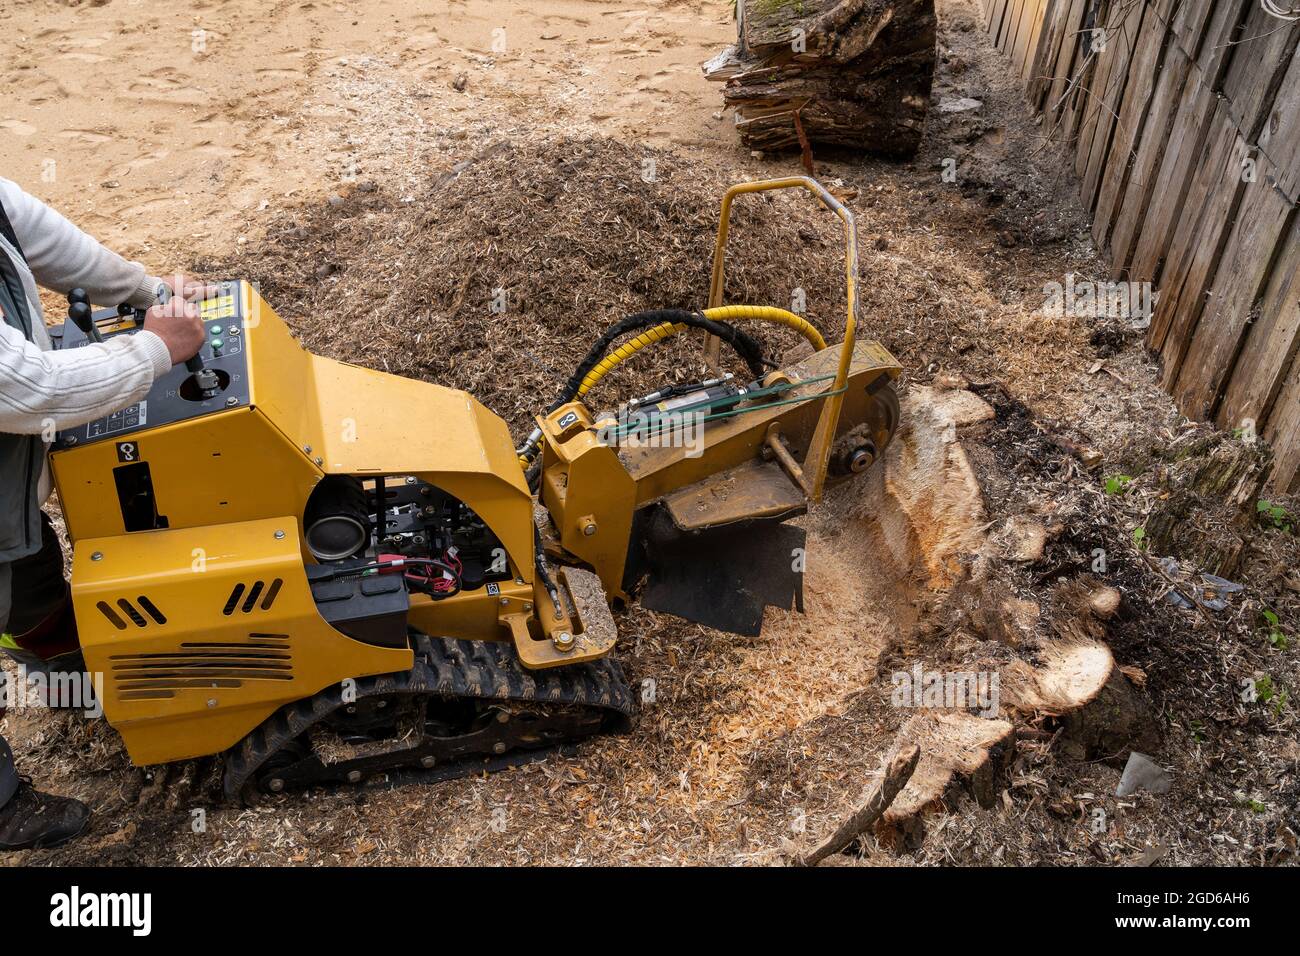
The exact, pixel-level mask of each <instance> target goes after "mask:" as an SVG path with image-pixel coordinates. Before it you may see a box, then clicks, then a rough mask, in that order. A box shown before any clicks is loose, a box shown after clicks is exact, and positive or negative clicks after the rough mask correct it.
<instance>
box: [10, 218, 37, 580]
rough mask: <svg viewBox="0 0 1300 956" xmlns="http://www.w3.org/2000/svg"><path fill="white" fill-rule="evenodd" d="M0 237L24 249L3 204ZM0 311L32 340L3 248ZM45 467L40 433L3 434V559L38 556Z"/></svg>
mask: <svg viewBox="0 0 1300 956" xmlns="http://www.w3.org/2000/svg"><path fill="white" fill-rule="evenodd" d="M0 235H3V236H4V237H5V238H6V239H8V240H9V243H10V245H12V246H13V247H14V248H15V249H16V250H18V254H19V255H20V256H21V255H22V248H21V247H20V246H19V245H18V238H17V236H15V235H14V232H13V227H12V226H11V225H10V223H9V218H8V217H7V216H6V215H5V212H4V208H3V206H0ZM0 310H2V311H3V312H4V321H5V323H6V324H7V325H9V326H11V327H12V328H15V329H17V330H18V331H20V332H22V334H23V336H24V337H25V338H26V339H27V340H28V341H29V342H30V341H33V339H32V316H31V312H30V310H29V309H28V308H27V293H26V292H24V291H23V283H22V279H21V278H20V277H19V275H18V266H17V264H15V263H14V261H13V260H12V259H11V258H10V256H9V253H7V252H6V251H5V250H4V249H3V247H0ZM44 465H45V442H44V441H42V439H41V436H40V435H10V434H7V433H5V432H0V562H9V561H15V560H17V559H18V558H25V557H27V556H28V555H29V554H34V553H35V552H36V551H37V550H38V549H39V548H40V546H41V508H40V502H39V501H37V500H36V499H37V489H38V486H39V484H40V480H41V469H42V468H43V467H44Z"/></svg>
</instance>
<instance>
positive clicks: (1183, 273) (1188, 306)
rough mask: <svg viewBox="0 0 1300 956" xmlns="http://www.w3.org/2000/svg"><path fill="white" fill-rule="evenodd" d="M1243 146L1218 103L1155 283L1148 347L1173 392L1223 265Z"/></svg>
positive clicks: (1236, 202) (1238, 188) (1237, 198)
mask: <svg viewBox="0 0 1300 956" xmlns="http://www.w3.org/2000/svg"><path fill="white" fill-rule="evenodd" d="M1245 152H1246V144H1245V142H1244V141H1243V140H1242V138H1241V134H1240V133H1238V132H1237V127H1236V125H1234V124H1233V122H1232V118H1231V117H1230V116H1229V115H1228V109H1227V106H1226V105H1225V104H1224V103H1223V102H1222V101H1219V105H1218V108H1217V109H1216V110H1215V114H1214V121H1213V125H1212V132H1211V136H1210V140H1209V143H1208V145H1207V147H1206V149H1205V150H1204V152H1203V153H1202V155H1201V161H1200V163H1199V164H1198V165H1197V168H1196V173H1195V175H1194V176H1193V177H1192V180H1191V182H1189V183H1186V184H1185V186H1184V188H1185V189H1186V190H1187V193H1188V201H1187V204H1186V206H1185V207H1184V209H1183V215H1182V217H1181V219H1180V220H1179V223H1178V226H1177V227H1176V234H1175V237H1174V243H1173V245H1171V246H1170V249H1169V259H1168V263H1167V264H1166V266H1165V269H1164V271H1163V273H1162V274H1161V275H1160V276H1159V278H1158V279H1157V282H1156V284H1157V287H1158V288H1159V290H1160V301H1159V303H1158V304H1157V306H1156V314H1155V317H1154V318H1153V319H1152V322H1151V329H1150V332H1149V335H1148V341H1149V342H1150V344H1151V346H1152V347H1153V348H1155V349H1158V350H1159V351H1160V353H1161V355H1162V357H1163V360H1164V374H1163V376H1162V381H1163V383H1164V384H1165V386H1166V387H1169V386H1171V385H1172V384H1173V383H1174V382H1175V381H1176V377H1177V375H1178V372H1179V370H1180V369H1181V367H1182V364H1183V357H1184V356H1185V355H1186V354H1187V348H1188V346H1189V345H1190V343H1191V333H1192V331H1193V330H1194V329H1195V328H1196V323H1197V322H1199V321H1200V318H1201V313H1202V312H1203V311H1204V308H1205V292H1206V289H1207V288H1208V287H1209V284H1210V282H1211V281H1212V280H1213V278H1214V274H1215V270H1216V268H1217V267H1218V264H1219V262H1220V261H1221V259H1222V255H1223V247H1224V243H1225V242H1226V241H1227V238H1228V234H1229V231H1230V228H1231V225H1232V220H1233V217H1234V216H1235V215H1236V212H1237V208H1238V205H1239V203H1240V201H1241V197H1242V193H1243V191H1244V189H1245V183H1243V182H1242V179H1241V158H1242V156H1244V154H1245Z"/></svg>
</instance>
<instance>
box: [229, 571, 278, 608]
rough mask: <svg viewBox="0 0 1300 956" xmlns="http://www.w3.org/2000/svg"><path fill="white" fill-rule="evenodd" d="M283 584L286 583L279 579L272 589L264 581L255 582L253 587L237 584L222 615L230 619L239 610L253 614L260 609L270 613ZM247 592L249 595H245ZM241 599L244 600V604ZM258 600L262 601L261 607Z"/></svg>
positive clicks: (273, 583)
mask: <svg viewBox="0 0 1300 956" xmlns="http://www.w3.org/2000/svg"><path fill="white" fill-rule="evenodd" d="M283 584H284V582H283V581H282V580H280V579H279V578H276V579H275V580H274V581H272V582H271V586H270V587H267V586H266V582H264V581H254V582H253V583H252V585H251V586H249V585H245V584H243V583H242V582H241V583H239V584H236V585H235V586H234V588H232V589H231V591H230V597H228V598H226V606H225V607H224V608H223V609H222V613H223V614H225V615H226V616H227V617H229V616H230V615H231V614H234V613H235V609H236V608H238V609H239V610H240V611H243V612H244V613H245V614H251V613H252V612H253V611H256V610H257V609H258V608H259V607H260V608H261V609H262V610H263V611H269V610H270V609H271V605H272V604H274V603H275V599H276V596H277V595H278V594H279V593H280V587H281V586H282V585H283ZM245 592H247V595H245ZM241 598H242V599H243V600H242V603H241V601H240V599H241ZM258 598H261V599H262V603H261V604H260V605H259V604H258V603H257V599H258Z"/></svg>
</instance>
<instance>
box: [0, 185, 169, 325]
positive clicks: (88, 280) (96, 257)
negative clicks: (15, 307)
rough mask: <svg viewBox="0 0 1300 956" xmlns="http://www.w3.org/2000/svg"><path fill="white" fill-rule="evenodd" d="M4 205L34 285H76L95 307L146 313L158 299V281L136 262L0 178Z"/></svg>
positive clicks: (57, 287) (58, 289)
mask: <svg viewBox="0 0 1300 956" xmlns="http://www.w3.org/2000/svg"><path fill="white" fill-rule="evenodd" d="M0 202H3V203H4V208H5V212H6V213H7V214H8V216H9V221H10V222H11V223H13V227H14V234H15V235H17V237H18V242H19V244H20V245H22V247H23V254H24V255H25V256H26V258H27V264H28V266H30V267H31V270H32V275H34V276H35V277H36V281H37V282H39V283H40V284H41V285H43V286H45V287H46V288H47V289H52V290H54V291H55V292H59V293H63V294H65V295H66V294H67V293H68V291H69V290H71V289H74V288H76V287H77V286H80V287H81V288H83V289H85V290H86V294H87V295H89V296H90V301H91V302H94V303H97V304H99V305H117V304H118V303H119V302H130V303H131V304H132V305H134V306H136V307H137V308H141V309H145V308H148V307H149V306H151V305H153V304H154V302H155V301H156V300H157V295H156V290H157V288H158V284H159V282H160V281H161V280H159V279H157V278H155V277H153V276H149V275H146V273H145V268H144V266H143V265H141V264H140V263H138V262H128V261H127V260H125V259H123V258H122V257H121V256H119V255H118V254H117V253H116V252H112V251H110V250H109V249H106V248H105V247H104V246H102V245H100V244H99V242H98V241H97V240H95V239H93V238H91V237H90V236H88V235H86V234H85V233H84V232H82V231H81V230H80V229H78V228H77V227H76V226H74V225H73V224H72V223H70V222H69V221H68V220H67V219H65V218H64V217H63V216H61V215H59V214H58V213H57V212H55V211H54V210H53V209H51V208H50V207H49V206H47V205H45V203H43V202H41V201H40V200H39V199H36V198H35V197H33V196H29V195H28V194H27V193H25V192H24V191H23V190H22V188H21V187H19V186H18V185H17V184H15V183H13V182H10V181H9V180H7V179H4V178H2V177H0Z"/></svg>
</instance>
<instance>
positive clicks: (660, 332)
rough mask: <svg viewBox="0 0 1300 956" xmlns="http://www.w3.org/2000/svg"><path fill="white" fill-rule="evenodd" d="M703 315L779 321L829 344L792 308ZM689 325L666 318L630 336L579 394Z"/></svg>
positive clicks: (727, 309) (732, 308)
mask: <svg viewBox="0 0 1300 956" xmlns="http://www.w3.org/2000/svg"><path fill="white" fill-rule="evenodd" d="M704 317H705V318H706V319H712V320H714V321H724V322H725V321H734V320H736V319H749V320H752V321H758V322H774V323H776V324H777V325H784V326H785V327H786V328H789V329H793V330H794V331H796V332H798V333H799V334H800V335H802V336H803V337H804V338H805V339H807V340H808V341H809V342H810V343H812V347H813V348H814V349H816V350H817V351H818V352H820V351H821V350H822V349H824V348H826V340H825V339H824V338H822V334H821V333H820V332H818V331H817V329H816V328H814V327H813V326H812V324H811V323H809V322H808V320H807V319H803V318H800V317H799V316H797V315H795V314H794V313H793V312H787V311H786V310H785V309H778V308H775V307H774V306H770V305H724V306H719V307H718V308H716V309H705V310H704ZM687 328H689V326H687V325H686V324H685V323H682V322H665V323H664V324H663V325H656V326H655V327H654V328H652V329H647V330H646V331H644V332H642V333H641V334H640V335H638V336H636V337H635V338H631V339H628V341H626V342H624V343H623V344H622V345H620V346H619V347H618V348H616V349H614V351H612V352H610V353H609V354H608V355H606V356H605V357H604V358H603V359H601V360H600V362H598V363H597V365H596V367H595V368H593V369H592V370H591V371H590V372H588V373H587V374H586V375H585V376H584V377H583V379H582V384H581V385H579V386H578V396H579V397H581V396H583V395H586V394H587V393H588V392H589V391H591V389H592V388H594V387H595V385H596V383H597V382H599V381H600V380H601V379H602V378H604V377H605V376H606V375H608V374H609V373H610V371H611V370H613V368H614V366H616V365H618V364H619V363H620V362H624V361H626V360H627V359H629V358H631V357H632V356H633V355H635V354H636V353H637V352H639V351H641V350H642V349H643V348H645V347H646V346H647V345H650V344H652V343H654V342H659V341H662V340H663V339H666V338H668V337H669V336H673V335H676V334H677V333H678V332H684V331H685V330H686V329H687Z"/></svg>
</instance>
